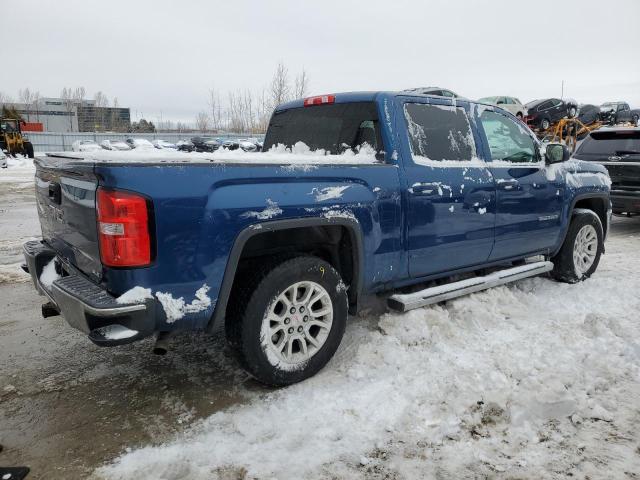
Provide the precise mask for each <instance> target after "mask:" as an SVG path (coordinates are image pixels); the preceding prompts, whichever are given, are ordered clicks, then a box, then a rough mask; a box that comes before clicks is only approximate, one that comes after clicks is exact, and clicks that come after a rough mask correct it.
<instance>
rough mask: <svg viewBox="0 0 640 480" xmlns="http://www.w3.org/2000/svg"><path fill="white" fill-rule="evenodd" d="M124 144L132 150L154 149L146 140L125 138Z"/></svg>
mask: <svg viewBox="0 0 640 480" xmlns="http://www.w3.org/2000/svg"><path fill="white" fill-rule="evenodd" d="M126 142H127V145H129V147H131V148H132V149H136V148H137V149H139V150H145V149H151V148H156V147H154V146H153V144H152V143H151V142H150V141H149V140H147V139H146V138H127V140H126Z"/></svg>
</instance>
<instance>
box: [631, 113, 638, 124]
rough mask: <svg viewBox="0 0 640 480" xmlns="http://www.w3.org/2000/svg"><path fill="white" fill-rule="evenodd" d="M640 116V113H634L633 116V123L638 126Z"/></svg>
mask: <svg viewBox="0 0 640 480" xmlns="http://www.w3.org/2000/svg"><path fill="white" fill-rule="evenodd" d="M639 122H640V117H638V115H634V116H633V117H632V118H631V123H633V124H634V125H635V126H636V127H640V123H639Z"/></svg>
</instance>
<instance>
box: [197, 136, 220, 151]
mask: <svg viewBox="0 0 640 480" xmlns="http://www.w3.org/2000/svg"><path fill="white" fill-rule="evenodd" d="M191 143H192V144H193V149H194V150H195V151H196V152H215V151H216V150H218V149H219V148H220V142H219V141H218V140H217V139H215V138H213V137H192V138H191Z"/></svg>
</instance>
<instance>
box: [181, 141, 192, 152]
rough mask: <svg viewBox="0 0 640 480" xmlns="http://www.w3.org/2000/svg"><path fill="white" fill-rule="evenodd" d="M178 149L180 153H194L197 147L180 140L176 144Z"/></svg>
mask: <svg viewBox="0 0 640 480" xmlns="http://www.w3.org/2000/svg"><path fill="white" fill-rule="evenodd" d="M176 148H177V149H178V151H180V152H193V151H194V150H195V148H196V147H195V146H194V145H193V143H191V141H190V140H178V141H177V142H176Z"/></svg>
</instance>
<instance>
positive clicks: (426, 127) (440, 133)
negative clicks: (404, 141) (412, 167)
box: [404, 103, 476, 163]
mask: <svg viewBox="0 0 640 480" xmlns="http://www.w3.org/2000/svg"><path fill="white" fill-rule="evenodd" d="M404 116H405V119H406V121H407V130H408V134H409V145H410V146H411V153H412V154H413V160H414V161H415V162H416V163H420V162H421V161H425V160H426V161H428V160H437V161H442V160H471V159H472V158H474V157H476V145H475V142H474V140H473V133H472V130H471V125H470V124H469V118H468V117H467V113H466V112H465V110H464V108H462V107H454V106H450V105H428V104H424V103H406V104H405V105H404Z"/></svg>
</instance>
